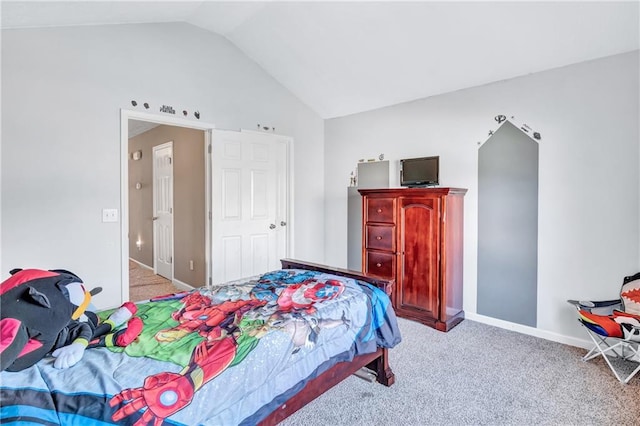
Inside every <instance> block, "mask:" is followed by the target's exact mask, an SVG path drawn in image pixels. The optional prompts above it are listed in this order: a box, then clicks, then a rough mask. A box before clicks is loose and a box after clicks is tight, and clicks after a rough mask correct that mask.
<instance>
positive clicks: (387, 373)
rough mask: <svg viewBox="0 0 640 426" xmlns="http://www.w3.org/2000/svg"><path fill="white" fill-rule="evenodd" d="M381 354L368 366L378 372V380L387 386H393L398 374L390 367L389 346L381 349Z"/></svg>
mask: <svg viewBox="0 0 640 426" xmlns="http://www.w3.org/2000/svg"><path fill="white" fill-rule="evenodd" d="M380 351H381V354H380V356H379V357H378V358H376V359H374V360H373V361H371V362H370V363H369V364H368V365H367V368H368V369H370V370H373V371H375V372H376V381H377V382H378V383H381V384H383V385H385V386H391V385H393V384H394V383H395V381H396V375H395V374H393V371H391V367H389V352H388V351H389V350H388V349H387V348H381V349H380Z"/></svg>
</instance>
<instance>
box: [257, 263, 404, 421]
mask: <svg viewBox="0 0 640 426" xmlns="http://www.w3.org/2000/svg"><path fill="white" fill-rule="evenodd" d="M281 262H282V269H304V270H311V271H320V272H326V273H329V274H334V275H339V276H342V277H348V278H353V279H355V280H360V281H364V282H367V283H369V284H372V285H374V286H376V287H378V288H380V289H381V290H383V291H384V292H385V293H387V294H388V295H391V292H392V289H393V280H383V279H380V278H373V277H367V276H365V275H363V274H362V273H360V272H356V271H350V270H348V269H340V268H332V267H330V266H325V265H319V264H315V263H309V262H303V261H298V260H293V259H282V260H281ZM362 367H367V368H368V369H370V370H372V371H373V372H375V373H376V381H378V382H379V383H382V384H383V385H385V386H391V385H392V384H393V383H394V382H395V375H394V374H393V371H391V368H390V367H389V358H388V353H387V349H385V348H378V350H377V351H376V352H374V353H371V354H365V355H359V356H356V357H355V358H354V359H353V361H351V362H340V363H338V364H336V365H335V366H333V367H332V368H330V369H329V370H327V371H325V372H324V373H322V374H321V375H319V376H318V377H316V378H315V379H312V380H310V381H309V382H308V383H307V384H306V386H305V387H304V388H303V389H302V390H301V391H300V392H298V393H297V394H296V395H295V396H293V397H291V398H290V399H288V400H287V401H286V402H285V403H284V404H282V405H281V406H280V407H279V408H277V409H276V410H274V411H273V412H272V413H271V414H270V415H269V416H268V417H267V418H265V419H264V420H263V421H262V422H260V425H261V426H270V425H275V424H277V423H279V422H281V421H282V420H284V419H285V418H287V417H289V416H290V415H291V414H293V413H295V412H296V411H297V410H299V409H300V408H302V407H304V406H305V405H306V404H308V403H309V402H311V401H313V400H314V399H316V398H317V397H318V396H320V395H322V394H323V393H324V392H326V391H327V390H329V389H331V388H332V387H334V386H335V385H337V384H338V383H340V382H341V381H343V380H344V379H346V378H347V377H349V376H350V375H352V374H353V373H355V372H356V371H358V370H360V369H361V368H362Z"/></svg>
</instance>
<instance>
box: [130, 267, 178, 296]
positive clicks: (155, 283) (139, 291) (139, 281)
mask: <svg viewBox="0 0 640 426" xmlns="http://www.w3.org/2000/svg"><path fill="white" fill-rule="evenodd" d="M178 292H180V290H179V289H178V288H176V287H175V286H174V285H173V284H172V283H171V281H169V280H168V279H166V278H164V277H161V276H160V275H156V274H154V273H153V270H151V269H147V268H145V267H143V266H141V265H140V264H138V263H136V262H134V261H132V260H129V299H130V300H131V301H132V302H139V301H141V300H148V299H150V298H152V297H156V296H162V295H165V294H171V293H178Z"/></svg>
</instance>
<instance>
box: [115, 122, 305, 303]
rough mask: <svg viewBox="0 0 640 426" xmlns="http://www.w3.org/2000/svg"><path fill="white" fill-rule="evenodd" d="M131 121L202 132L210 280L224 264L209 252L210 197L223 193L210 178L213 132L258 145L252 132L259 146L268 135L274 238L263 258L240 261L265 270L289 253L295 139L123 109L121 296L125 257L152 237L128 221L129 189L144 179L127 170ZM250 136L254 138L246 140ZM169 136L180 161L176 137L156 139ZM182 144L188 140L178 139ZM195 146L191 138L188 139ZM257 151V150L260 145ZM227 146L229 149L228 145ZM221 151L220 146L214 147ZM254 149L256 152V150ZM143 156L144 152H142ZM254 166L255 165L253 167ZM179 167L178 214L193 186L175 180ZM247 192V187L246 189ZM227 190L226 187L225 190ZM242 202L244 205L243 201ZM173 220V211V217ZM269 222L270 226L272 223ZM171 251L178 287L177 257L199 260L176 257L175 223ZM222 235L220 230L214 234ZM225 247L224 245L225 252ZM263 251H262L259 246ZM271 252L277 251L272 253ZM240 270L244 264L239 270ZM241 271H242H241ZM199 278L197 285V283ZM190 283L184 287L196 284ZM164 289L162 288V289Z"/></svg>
mask: <svg viewBox="0 0 640 426" xmlns="http://www.w3.org/2000/svg"><path fill="white" fill-rule="evenodd" d="M134 123H145V124H143V125H146V126H150V127H154V126H165V127H169V128H171V127H173V128H181V129H190V130H193V131H199V132H200V133H201V134H202V135H203V138H204V142H203V144H202V146H201V147H200V152H201V153H202V154H203V156H204V160H203V164H204V172H203V177H202V179H201V181H200V183H201V184H203V185H204V194H203V195H202V196H201V199H202V200H204V204H203V207H202V208H201V209H196V210H199V211H200V213H201V214H202V215H203V216H204V228H205V231H204V233H202V236H203V238H204V259H203V261H202V264H204V268H205V279H204V282H203V283H202V285H211V284H212V283H213V280H212V275H213V274H214V271H216V272H217V271H219V270H220V268H223V265H224V259H223V258H222V257H221V256H220V255H217V256H216V255H214V254H213V249H212V247H213V240H212V239H213V236H214V233H213V226H212V221H214V220H216V219H217V217H218V216H217V214H219V212H215V209H214V208H213V207H214V206H212V200H213V199H222V198H219V197H222V195H221V192H219V191H221V187H220V186H217V187H216V186H215V185H214V184H216V183H217V182H218V180H217V179H214V178H213V172H212V170H213V169H212V167H213V166H212V156H213V157H214V158H218V157H217V156H216V154H215V153H214V154H212V147H211V144H212V137H213V136H212V135H213V134H214V132H218V133H217V135H218V136H219V135H220V132H226V133H227V134H230V135H234V134H235V135H242V136H241V139H242V140H243V141H244V144H243V145H247V144H249V145H252V146H253V145H256V138H257V140H258V142H257V146H260V145H261V144H263V143H264V142H265V141H271V143H274V146H277V148H276V149H275V151H273V152H272V153H271V154H270V155H274V156H275V163H274V164H275V179H276V184H277V188H278V189H277V191H276V194H275V195H276V201H275V203H274V204H275V210H273V209H272V210H271V211H274V212H275V214H272V215H271V217H270V218H269V224H268V229H269V231H274V230H275V232H271V234H272V236H274V237H275V239H273V241H274V244H275V251H271V250H269V258H268V260H267V261H266V262H265V261H264V259H263V258H260V257H259V256H253V257H251V256H249V258H248V260H247V261H246V262H244V263H245V264H252V265H254V266H256V268H254V269H252V270H256V271H257V272H265V270H266V269H276V268H277V267H279V259H280V258H282V257H289V256H292V255H293V227H292V226H291V223H293V209H292V206H293V198H292V197H293V182H292V176H293V165H292V164H293V160H292V159H293V140H292V139H291V138H289V137H286V136H280V135H275V134H266V133H264V132H255V131H246V130H242V131H222V130H214V126H213V125H212V124H209V123H204V122H194V121H190V120H186V119H182V118H178V117H171V116H166V117H165V116H156V115H153V114H150V113H145V112H137V111H128V110H122V111H121V152H122V155H121V171H122V173H121V206H122V216H121V217H123V218H124V220H123V221H122V227H121V230H122V236H121V247H122V284H121V287H122V288H121V290H122V291H121V298H122V301H123V302H124V301H127V300H129V290H130V276H129V263H130V258H131V254H132V253H134V252H139V251H141V249H140V247H145V246H146V245H147V244H151V247H152V239H151V238H149V239H148V240H146V238H147V237H143V236H141V235H138V233H136V232H132V230H131V229H130V226H129V220H126V219H127V218H129V216H130V214H129V211H130V207H131V206H130V198H131V197H130V194H131V193H132V192H134V191H140V189H137V188H138V183H140V188H144V184H143V183H142V182H137V181H136V180H135V179H132V177H131V176H129V167H128V165H129V163H130V162H131V161H132V160H131V158H132V155H133V152H135V151H134V150H133V149H132V148H130V147H129V138H128V131H129V127H130V125H138V124H134ZM249 139H252V141H249ZM170 140H173V142H174V144H173V150H174V152H173V155H174V157H173V161H174V167H176V168H177V167H178V164H177V163H178V158H177V155H178V153H177V149H178V148H179V147H180V146H181V145H179V144H178V142H177V140H176V139H175V138H173V137H168V138H165V140H162V141H160V143H164V142H168V141H170ZM182 145H186V144H182ZM190 145H191V146H192V147H193V144H190ZM258 151H259V150H258ZM227 152H229V151H227ZM218 153H220V151H218ZM254 154H256V152H254ZM147 157H148V158H149V159H151V157H152V153H151V151H150V152H149V153H148V155H147ZM142 158H144V154H143V155H142ZM251 170H253V171H256V170H257V169H255V168H253V169H251ZM178 175H179V173H178V171H177V169H175V170H174V200H173V208H174V210H173V213H174V216H175V215H177V214H178V210H177V209H178V208H179V206H182V205H183V204H184V202H183V201H182V200H181V199H180V197H182V196H183V195H184V194H188V193H189V192H191V189H190V187H187V188H183V189H182V190H180V189H178V188H177V187H176V185H178V180H177V177H178ZM254 176H255V177H256V179H254V180H253V182H254V183H255V184H262V183H263V182H262V181H261V180H259V179H257V177H258V176H259V173H258V174H254ZM260 191H261V190H260V189H259V188H258V187H257V186H254V187H253V188H252V189H251V192H253V193H254V195H259V194H260ZM245 192H246V191H245ZM227 194H228V193H227ZM269 198H270V197H266V198H264V197H263V199H269ZM251 203H252V202H250V203H249V204H248V205H249V206H253V207H254V208H258V207H259V206H258V204H256V203H255V200H254V201H253V204H251ZM243 208H244V207H243ZM254 213H259V211H258V210H255V209H254ZM153 217H154V216H153V215H152V214H149V220H152V218H153ZM174 221H175V217H174ZM198 222H199V221H198V220H192V221H191V223H198ZM227 225H228V224H223V223H218V224H217V225H216V226H217V228H216V231H220V230H221V229H224V228H226V226H227ZM272 225H273V227H272ZM174 235H175V238H174V241H173V244H174V252H173V258H172V259H171V260H172V264H173V268H174V277H173V283H174V284H176V285H177V286H178V287H179V289H180V288H181V287H180V284H183V283H182V282H181V280H180V279H179V277H177V272H176V270H177V266H178V263H180V266H181V267H186V268H187V269H191V268H194V269H195V268H196V267H197V262H196V261H194V262H193V263H194V264H193V265H192V264H191V260H193V259H186V260H185V261H181V262H178V261H177V259H176V257H177V255H178V251H179V250H180V244H179V242H178V239H179V232H178V230H177V225H176V226H174ZM216 235H220V234H216ZM248 242H249V243H250V245H249V246H248V247H253V248H259V247H263V246H264V244H263V243H262V242H261V241H260V238H256V237H255V236H254V237H253V238H250V239H249V241H248ZM274 244H272V243H271V242H269V243H268V244H267V246H268V247H274ZM228 253H229V252H228V251H227V254H228ZM263 253H264V252H263ZM274 253H275V255H274ZM258 266H260V268H259V269H260V270H258V268H257V267H258ZM243 271H244V270H243ZM243 274H244V273H243ZM199 285H200V282H198V284H197V285H195V286H199ZM195 286H191V285H188V286H187V288H190V287H195ZM163 294H166V292H165V293H163Z"/></svg>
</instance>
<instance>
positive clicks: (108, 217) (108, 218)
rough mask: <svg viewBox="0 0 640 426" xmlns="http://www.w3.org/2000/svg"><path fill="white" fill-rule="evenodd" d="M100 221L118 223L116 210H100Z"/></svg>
mask: <svg viewBox="0 0 640 426" xmlns="http://www.w3.org/2000/svg"><path fill="white" fill-rule="evenodd" d="M102 221H103V222H117V221H118V209H102Z"/></svg>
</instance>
